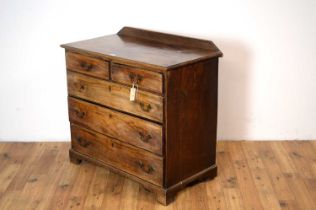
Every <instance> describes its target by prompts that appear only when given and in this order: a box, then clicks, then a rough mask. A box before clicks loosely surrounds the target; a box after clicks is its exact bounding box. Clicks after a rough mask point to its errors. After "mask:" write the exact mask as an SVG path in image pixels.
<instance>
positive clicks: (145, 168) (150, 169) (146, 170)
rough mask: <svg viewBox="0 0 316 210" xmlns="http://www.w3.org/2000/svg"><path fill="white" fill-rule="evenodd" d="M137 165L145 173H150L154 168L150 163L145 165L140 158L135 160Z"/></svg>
mask: <svg viewBox="0 0 316 210" xmlns="http://www.w3.org/2000/svg"><path fill="white" fill-rule="evenodd" d="M137 165H138V167H139V168H141V169H142V170H143V171H144V172H145V173H147V174H151V173H153V172H154V171H155V169H154V168H153V167H152V166H151V165H147V166H145V164H144V163H143V162H142V161H141V160H138V161H137Z"/></svg>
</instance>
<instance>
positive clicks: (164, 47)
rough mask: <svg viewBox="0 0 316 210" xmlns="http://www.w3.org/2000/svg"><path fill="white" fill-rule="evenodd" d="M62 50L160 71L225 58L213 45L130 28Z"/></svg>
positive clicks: (192, 39) (68, 46) (66, 46)
mask: <svg viewBox="0 0 316 210" xmlns="http://www.w3.org/2000/svg"><path fill="white" fill-rule="evenodd" d="M61 47H63V48H65V49H67V50H73V51H78V52H87V53H90V54H94V55H98V56H101V57H104V58H107V59H111V60H113V61H114V62H115V61H119V62H121V63H126V64H134V65H135V64H136V65H141V66H146V67H152V68H157V69H160V70H168V69H171V68H173V67H177V66H181V65H183V64H188V63H191V62H194V61H197V60H203V59H207V58H212V57H220V56H222V52H221V51H220V50H219V49H218V48H217V47H216V46H215V45H214V44H213V42H211V41H207V40H200V39H194V38H189V37H183V36H177V35H171V34H165V33H159V32H153V31H148V30H143V29H136V28H131V27H124V28H122V29H121V30H120V31H119V32H118V33H117V34H114V35H109V36H103V37H98V38H94V39H88V40H84V41H78V42H73V43H69V44H63V45H61Z"/></svg>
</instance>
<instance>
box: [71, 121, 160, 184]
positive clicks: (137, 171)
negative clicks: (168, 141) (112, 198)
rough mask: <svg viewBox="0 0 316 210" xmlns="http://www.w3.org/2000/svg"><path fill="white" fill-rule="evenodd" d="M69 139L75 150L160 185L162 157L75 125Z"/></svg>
mask: <svg viewBox="0 0 316 210" xmlns="http://www.w3.org/2000/svg"><path fill="white" fill-rule="evenodd" d="M71 139H72V141H71V144H72V148H73V149H74V150H75V151H77V152H80V153H81V154H84V155H87V156H89V157H92V158H95V159H97V160H100V161H103V162H105V163H106V164H109V165H111V166H114V167H116V168H118V169H120V170H123V171H126V172H127V173H130V174H133V175H135V176H137V177H139V178H142V179H144V180H147V181H148V182H151V183H153V184H156V185H159V186H162V180H163V178H162V177H163V172H162V169H163V158H162V157H159V156H156V155H154V154H152V153H150V152H146V151H144V150H140V149H136V148H133V147H131V146H127V145H124V144H122V143H120V142H119V141H116V140H114V139H111V138H110V137H107V136H105V135H102V134H98V133H95V132H92V131H90V130H87V129H84V128H81V127H79V126H76V125H72V126H71Z"/></svg>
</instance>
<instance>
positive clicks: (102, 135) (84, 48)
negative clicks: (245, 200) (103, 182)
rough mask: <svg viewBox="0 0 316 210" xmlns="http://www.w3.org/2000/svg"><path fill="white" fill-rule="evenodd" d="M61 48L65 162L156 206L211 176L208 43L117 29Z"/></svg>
mask: <svg viewBox="0 0 316 210" xmlns="http://www.w3.org/2000/svg"><path fill="white" fill-rule="evenodd" d="M62 47H64V48H65V49H66V55H67V56H66V59H67V70H68V71H67V81H68V94H69V97H68V105H69V120H70V122H71V124H72V126H71V133H72V147H71V149H70V151H69V155H70V159H71V161H72V162H73V163H80V162H81V161H82V160H87V161H89V162H93V163H96V164H98V165H101V166H104V167H107V168H109V169H110V170H112V171H114V172H116V173H119V174H122V175H124V176H127V177H128V178H131V179H133V180H136V181H137V182H139V183H140V184H141V185H143V186H144V187H145V188H146V189H148V190H150V191H152V192H154V193H155V194H156V196H157V200H158V201H159V202H160V203H162V204H164V205H167V204H168V203H170V202H171V201H172V200H173V198H174V196H175V194H176V193H177V192H178V191H179V190H181V189H183V188H184V187H186V186H187V185H188V184H190V183H192V182H196V181H199V180H204V179H207V178H213V177H215V176H216V174H217V166H216V161H215V160H216V157H215V153H216V126H217V85H218V57H220V56H222V53H221V51H220V50H219V49H218V48H217V47H216V46H215V45H214V44H213V42H211V41H206V40H199V39H194V38H188V37H183V36H177V35H171V34H165V33H159V32H153V31H147V30H143V29H135V28H131V27H124V28H123V29H122V30H120V31H119V32H118V33H117V34H114V35H110V36H104V37H99V38H95V39H90V40H85V41H80V42H74V43H70V44H66V45H62ZM89 64H92V65H89ZM104 70H106V71H104ZM105 72H107V73H105ZM133 84H134V85H135V87H137V91H136V98H135V100H134V101H133V100H132V101H130V91H131V88H132V86H133Z"/></svg>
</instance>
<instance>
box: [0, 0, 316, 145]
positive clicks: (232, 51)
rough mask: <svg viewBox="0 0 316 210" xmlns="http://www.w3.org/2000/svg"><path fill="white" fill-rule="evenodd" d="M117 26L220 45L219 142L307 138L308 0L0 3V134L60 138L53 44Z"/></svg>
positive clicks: (314, 73)
mask: <svg viewBox="0 0 316 210" xmlns="http://www.w3.org/2000/svg"><path fill="white" fill-rule="evenodd" d="M125 25H128V26H134V27H140V28H147V29H152V30H158V31H162V32H169V33H178V34H181V35H188V36H194V37H198V38H204V39H211V40H213V41H214V42H215V43H216V44H217V45H218V47H219V48H220V49H221V50H222V51H223V52H224V57H223V58H222V59H221V61H220V76H219V77H220V78H219V79H220V85H219V124H218V138H219V139H248V140H268V139H280V140H282V139H316V93H315V91H316V1H315V0H278V1H275V0H265V1H251V0H243V1H236V0H221V1H210V0H208V1H201V0H195V1H184V0H182V1H171V0H169V1H163V0H160V1H122V0H115V1H94V0H90V1H82V0H67V1H65V0H54V1H48V0H28V1H23V0H1V2H0V67H1V77H0V140H4V141H9V140H14V141H24V140H25V141H29V140H33V141H35V140H68V139H69V136H70V135H69V126H68V116H67V106H66V95H67V93H66V77H65V76H66V75H65V61H64V52H63V50H62V49H61V48H59V45H60V44H62V43H67V42H72V41H76V40H82V39H86V38H93V37H97V36H102V35H105V34H111V33H115V32H117V31H118V30H119V29H120V28H121V27H122V26H125Z"/></svg>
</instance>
